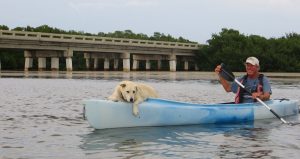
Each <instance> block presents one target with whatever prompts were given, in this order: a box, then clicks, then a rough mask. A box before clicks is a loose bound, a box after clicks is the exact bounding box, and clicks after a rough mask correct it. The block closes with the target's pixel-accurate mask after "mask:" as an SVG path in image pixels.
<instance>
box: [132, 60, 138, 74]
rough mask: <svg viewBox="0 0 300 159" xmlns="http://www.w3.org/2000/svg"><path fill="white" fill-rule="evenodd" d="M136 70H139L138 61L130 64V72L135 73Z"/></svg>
mask: <svg viewBox="0 0 300 159" xmlns="http://www.w3.org/2000/svg"><path fill="white" fill-rule="evenodd" d="M138 69H139V61H138V60H135V59H134V60H133V63H132V70H133V71H136V70H138Z"/></svg>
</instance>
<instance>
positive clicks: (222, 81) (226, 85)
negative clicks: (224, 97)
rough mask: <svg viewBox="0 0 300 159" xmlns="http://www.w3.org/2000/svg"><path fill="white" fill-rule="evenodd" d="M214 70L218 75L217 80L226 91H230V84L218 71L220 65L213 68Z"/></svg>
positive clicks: (219, 70)
mask: <svg viewBox="0 0 300 159" xmlns="http://www.w3.org/2000/svg"><path fill="white" fill-rule="evenodd" d="M215 72H216V74H217V75H218V76H219V80H220V83H221V84H222V86H223V88H224V90H225V91H226V92H231V84H230V83H229V82H228V81H226V80H225V79H224V78H223V77H221V75H220V72H221V65H218V66H217V67H216V68H215Z"/></svg>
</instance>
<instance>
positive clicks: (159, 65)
mask: <svg viewBox="0 0 300 159" xmlns="http://www.w3.org/2000/svg"><path fill="white" fill-rule="evenodd" d="M157 70H161V60H157Z"/></svg>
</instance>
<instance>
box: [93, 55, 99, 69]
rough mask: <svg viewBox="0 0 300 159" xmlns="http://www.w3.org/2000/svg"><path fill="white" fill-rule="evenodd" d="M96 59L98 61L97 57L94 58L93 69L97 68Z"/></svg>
mask: <svg viewBox="0 0 300 159" xmlns="http://www.w3.org/2000/svg"><path fill="white" fill-rule="evenodd" d="M98 61H99V59H98V58H94V70H97V69H98Z"/></svg>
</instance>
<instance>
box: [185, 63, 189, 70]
mask: <svg viewBox="0 0 300 159" xmlns="http://www.w3.org/2000/svg"><path fill="white" fill-rule="evenodd" d="M184 70H185V71H188V70H189V61H184Z"/></svg>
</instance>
